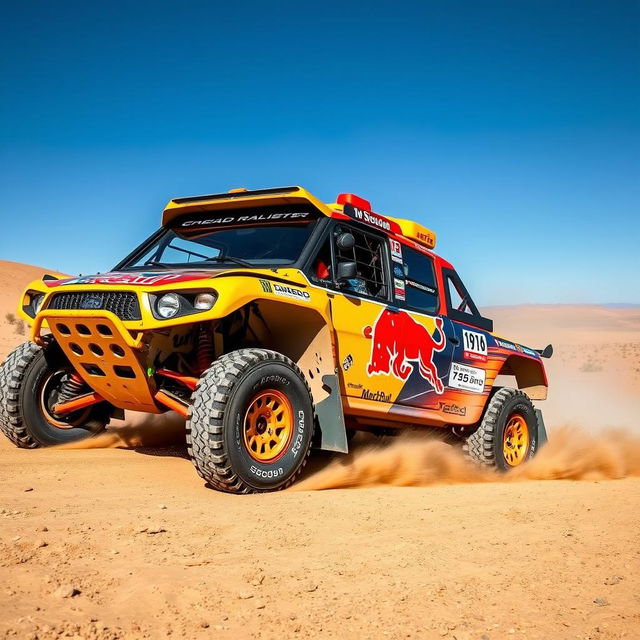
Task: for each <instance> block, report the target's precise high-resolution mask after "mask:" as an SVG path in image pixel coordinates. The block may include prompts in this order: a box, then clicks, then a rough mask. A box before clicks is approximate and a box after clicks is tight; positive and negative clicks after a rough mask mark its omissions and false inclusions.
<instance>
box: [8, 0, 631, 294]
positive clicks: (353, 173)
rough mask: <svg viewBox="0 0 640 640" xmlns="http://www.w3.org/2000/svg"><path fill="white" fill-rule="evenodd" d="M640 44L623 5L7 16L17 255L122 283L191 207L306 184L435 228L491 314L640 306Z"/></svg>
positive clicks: (71, 11) (66, 8)
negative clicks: (159, 232) (499, 307)
mask: <svg viewBox="0 0 640 640" xmlns="http://www.w3.org/2000/svg"><path fill="white" fill-rule="evenodd" d="M365 6H366V8H365ZM639 25H640V3H638V2H637V1H625V2H619V1H615V0H614V1H609V0H608V1H606V2H605V1H604V0H602V1H600V2H591V1H589V0H585V1H581V2H579V3H578V2H573V1H558V0H555V1H553V2H552V1H548V2H547V1H545V0H536V1H533V0H518V1H513V0H504V1H501V2H492V1H490V0H489V1H487V2H482V3H480V2H471V1H469V2H462V1H459V2H456V1H450V2H449V1H448V2H428V1H422V2H375V1H372V2H368V3H367V4H366V5H365V4H364V3H355V2H354V3H350V2H347V1H343V2H322V3H299V2H296V3H294V2H286V1H285V2H278V3H267V2H261V3H253V2H244V3H242V2H239V3H217V2H190V1H188V0H187V1H183V2H180V3H175V2H171V3H169V2H161V1H160V2H136V3H131V2H119V1H112V2H109V3H102V2H73V1H69V2H64V3H50V2H25V3H20V5H19V4H18V3H13V5H12V6H9V5H8V6H6V7H5V9H4V13H3V27H4V28H3V38H2V39H1V40H0V87H1V88H0V92H1V93H0V220H1V223H2V230H1V231H0V233H1V235H0V258H3V259H8V260H16V261H20V262H28V263H32V264H38V265H42V266H46V267H50V268H57V269H60V270H62V271H66V272H69V273H78V272H82V273H92V272H96V271H104V270H107V269H109V268H110V267H112V266H113V265H114V264H115V263H116V262H117V261H118V259H119V258H121V257H122V256H124V255H125V254H126V253H128V252H129V250H131V249H132V248H133V247H134V246H135V245H136V244H137V243H138V242H139V241H141V240H142V239H143V238H145V237H146V236H147V235H149V234H150V233H151V232H152V231H153V230H154V229H155V228H156V227H157V225H158V224H159V220H160V213H161V211H162V208H163V206H164V205H165V204H166V202H167V201H168V200H169V199H170V198H171V197H173V196H180V195H193V194H200V193H211V192H218V191H224V190H227V189H229V188H231V187H238V186H245V187H249V188H259V187H265V186H276V185H285V184H301V185H303V186H305V187H307V188H308V189H310V190H311V191H312V192H314V193H315V194H316V195H318V196H319V197H321V198H323V199H325V200H327V201H332V200H333V199H334V198H335V196H336V194H337V193H339V192H342V191H351V192H354V193H357V194H359V195H362V196H364V197H366V198H367V199H369V200H371V201H372V203H373V206H374V209H375V210H376V211H378V212H380V213H388V214H390V215H397V216H401V217H410V218H415V219H417V220H419V221H420V222H422V223H423V224H426V225H427V226H429V227H430V228H432V229H434V230H435V231H436V232H437V234H438V238H439V242H438V251H439V252H440V253H441V254H442V255H443V256H445V257H446V258H447V259H449V260H450V261H451V262H453V264H454V265H455V266H456V267H457V268H458V270H459V271H460V273H461V275H462V277H463V279H464V280H465V281H466V284H467V286H468V288H469V289H470V291H471V292H472V295H474V296H475V298H476V299H477V301H478V302H479V303H480V304H508V303H522V302H536V303H537V302H636V303H640V284H639V280H638V274H640V250H639V249H638V245H639V244H640V151H639V149H640V48H639V47H640V45H639V44H638V43H639V41H640V38H639V30H640V28H639Z"/></svg>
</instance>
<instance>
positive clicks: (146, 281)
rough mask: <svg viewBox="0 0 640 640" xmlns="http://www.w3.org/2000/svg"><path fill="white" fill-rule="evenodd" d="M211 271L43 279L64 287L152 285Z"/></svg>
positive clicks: (202, 275) (199, 277) (198, 277)
mask: <svg viewBox="0 0 640 640" xmlns="http://www.w3.org/2000/svg"><path fill="white" fill-rule="evenodd" d="M210 277H211V273H205V272H203V271H196V272H191V273H166V272H165V273H118V272H115V273H103V274H98V275H94V276H79V277H77V278H68V279H66V280H45V281H44V284H46V285H47V287H66V286H70V285H81V284H113V285H119V284H127V285H134V286H139V287H152V286H160V285H165V284H173V283H178V282H188V281H190V280H203V279H205V278H210Z"/></svg>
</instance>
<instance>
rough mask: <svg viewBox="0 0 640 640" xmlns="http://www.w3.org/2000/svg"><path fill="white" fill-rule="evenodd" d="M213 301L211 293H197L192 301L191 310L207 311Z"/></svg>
mask: <svg viewBox="0 0 640 640" xmlns="http://www.w3.org/2000/svg"><path fill="white" fill-rule="evenodd" d="M215 301H216V297H215V296H214V295H213V293H199V294H198V295H197V296H196V298H195V300H194V301H193V308H194V309H198V311H209V309H211V307H213V303H214V302H215Z"/></svg>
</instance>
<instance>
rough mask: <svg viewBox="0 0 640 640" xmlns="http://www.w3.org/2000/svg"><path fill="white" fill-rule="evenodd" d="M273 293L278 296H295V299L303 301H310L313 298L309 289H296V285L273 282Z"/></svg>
mask: <svg viewBox="0 0 640 640" xmlns="http://www.w3.org/2000/svg"><path fill="white" fill-rule="evenodd" d="M273 293H275V294H276V295H277V296H282V297H284V298H293V299H294V300H300V301H302V302H309V300H311V294H310V293H309V292H308V291H302V289H296V288H294V287H288V286H287V285H284V284H276V283H275V282H274V283H273Z"/></svg>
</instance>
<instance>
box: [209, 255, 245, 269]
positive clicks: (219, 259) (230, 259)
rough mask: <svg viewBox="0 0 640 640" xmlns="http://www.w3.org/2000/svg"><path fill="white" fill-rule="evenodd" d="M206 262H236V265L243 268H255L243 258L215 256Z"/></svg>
mask: <svg viewBox="0 0 640 640" xmlns="http://www.w3.org/2000/svg"><path fill="white" fill-rule="evenodd" d="M204 262H234V263H235V264H239V265H240V266H241V267H253V266H254V265H252V264H251V263H250V262H247V261H246V260H243V259H242V258H234V257H233V256H215V257H214V258H207V259H206V260H205V261H204Z"/></svg>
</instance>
